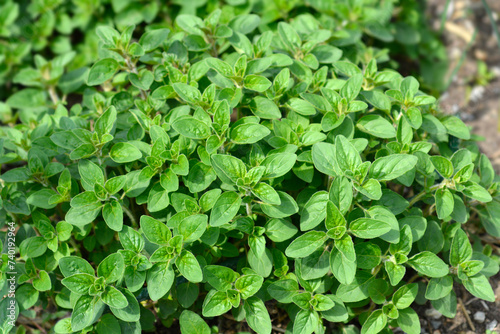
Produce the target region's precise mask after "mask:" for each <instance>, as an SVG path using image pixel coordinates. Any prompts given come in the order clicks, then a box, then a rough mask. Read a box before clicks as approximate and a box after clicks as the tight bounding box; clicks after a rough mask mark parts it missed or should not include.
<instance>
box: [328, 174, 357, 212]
mask: <svg viewBox="0 0 500 334" xmlns="http://www.w3.org/2000/svg"><path fill="white" fill-rule="evenodd" d="M328 196H329V198H330V201H332V202H333V204H335V206H336V207H337V208H338V209H339V210H340V212H341V213H342V214H343V215H344V214H346V213H347V211H348V210H349V209H350V207H351V203H352V200H353V191H352V184H351V182H350V181H349V179H348V178H346V177H344V176H339V177H336V178H335V179H334V180H333V182H332V185H331V186H330V190H329V193H328Z"/></svg>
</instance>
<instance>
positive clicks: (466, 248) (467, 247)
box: [450, 228, 472, 267]
mask: <svg viewBox="0 0 500 334" xmlns="http://www.w3.org/2000/svg"><path fill="white" fill-rule="evenodd" d="M471 257H472V246H471V244H470V242H469V238H468V237H467V234H465V232H464V230H462V229H461V228H459V229H458V230H457V231H456V232H455V236H454V237H453V240H452V242H451V247H450V264H451V265H452V266H454V267H456V266H458V265H459V264H461V263H463V262H465V261H467V260H469V259H470V258H471Z"/></svg>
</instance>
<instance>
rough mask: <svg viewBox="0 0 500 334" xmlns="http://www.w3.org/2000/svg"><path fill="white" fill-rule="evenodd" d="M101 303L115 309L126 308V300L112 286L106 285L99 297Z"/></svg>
mask: <svg viewBox="0 0 500 334" xmlns="http://www.w3.org/2000/svg"><path fill="white" fill-rule="evenodd" d="M101 298H102V301H103V302H104V303H105V304H106V305H109V307H112V308H115V309H122V308H125V307H127V306H128V301H127V298H125V296H124V295H123V293H121V292H120V291H119V290H118V289H117V288H115V287H114V286H111V285H108V286H107V287H106V290H104V292H103V293H102V295H101Z"/></svg>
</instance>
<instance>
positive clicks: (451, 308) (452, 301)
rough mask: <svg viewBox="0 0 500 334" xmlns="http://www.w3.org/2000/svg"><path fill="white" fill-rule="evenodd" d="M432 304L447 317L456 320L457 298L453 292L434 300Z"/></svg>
mask: <svg viewBox="0 0 500 334" xmlns="http://www.w3.org/2000/svg"><path fill="white" fill-rule="evenodd" d="M431 304H432V306H433V307H434V308H435V309H436V310H438V311H439V312H440V313H441V314H442V315H444V316H445V317H448V318H454V317H455V315H456V314H457V296H456V295H455V291H453V290H451V292H450V293H449V294H448V295H447V296H445V297H443V298H441V299H437V300H432V301H431Z"/></svg>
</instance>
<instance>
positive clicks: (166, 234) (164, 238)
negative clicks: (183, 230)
mask: <svg viewBox="0 0 500 334" xmlns="http://www.w3.org/2000/svg"><path fill="white" fill-rule="evenodd" d="M141 230H142V232H143V233H144V235H145V236H146V238H147V239H148V240H149V241H151V242H152V243H154V244H157V245H166V244H168V241H169V240H170V238H171V236H172V232H170V229H169V228H168V227H167V226H166V225H165V224H163V223H161V222H159V221H158V220H156V219H154V218H152V217H149V216H141Z"/></svg>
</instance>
